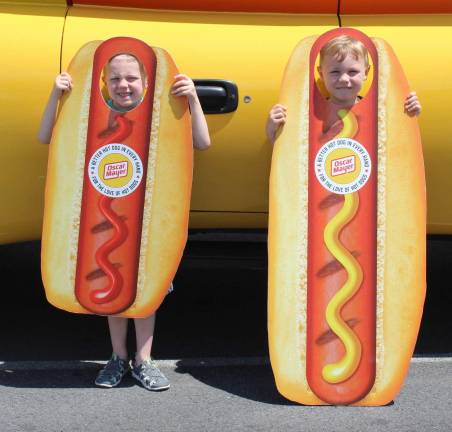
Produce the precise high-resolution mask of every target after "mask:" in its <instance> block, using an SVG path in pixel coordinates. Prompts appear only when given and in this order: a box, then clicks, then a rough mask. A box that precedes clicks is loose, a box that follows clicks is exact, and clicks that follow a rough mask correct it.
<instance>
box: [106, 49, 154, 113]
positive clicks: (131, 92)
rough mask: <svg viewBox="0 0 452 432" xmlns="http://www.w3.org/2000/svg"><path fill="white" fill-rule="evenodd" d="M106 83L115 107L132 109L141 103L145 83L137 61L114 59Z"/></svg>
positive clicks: (110, 64)
mask: <svg viewBox="0 0 452 432" xmlns="http://www.w3.org/2000/svg"><path fill="white" fill-rule="evenodd" d="M106 81H107V82H106V84H107V89H108V94H109V95H110V98H111V100H112V102H113V106H114V107H116V108H119V109H121V110H124V109H132V108H133V107H135V106H136V105H138V104H139V103H140V101H141V99H142V96H143V90H144V85H145V83H143V78H142V76H141V72H140V65H139V64H138V62H137V61H136V60H133V59H130V58H127V57H125V56H117V57H115V58H113V59H112V60H111V61H110V63H109V65H108V67H107V77H106Z"/></svg>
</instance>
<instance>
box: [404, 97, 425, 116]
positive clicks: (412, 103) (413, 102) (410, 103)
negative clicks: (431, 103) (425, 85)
mask: <svg viewBox="0 0 452 432" xmlns="http://www.w3.org/2000/svg"><path fill="white" fill-rule="evenodd" d="M403 108H404V109H405V112H406V113H407V114H408V115H409V116H410V117H413V116H418V115H419V114H420V113H421V111H422V106H421V103H420V102H419V99H418V98H417V95H416V92H414V91H413V92H411V93H409V94H408V96H407V97H406V99H405V104H404V106H403Z"/></svg>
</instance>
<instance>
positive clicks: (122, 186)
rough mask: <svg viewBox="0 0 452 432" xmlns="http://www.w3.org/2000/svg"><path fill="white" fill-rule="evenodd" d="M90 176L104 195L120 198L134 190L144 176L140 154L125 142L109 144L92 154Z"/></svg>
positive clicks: (93, 183)
mask: <svg viewBox="0 0 452 432" xmlns="http://www.w3.org/2000/svg"><path fill="white" fill-rule="evenodd" d="M88 177H89V179H90V181H91V184H92V185H93V187H94V188H95V189H96V190H97V191H98V192H100V193H101V194H102V195H106V196H109V197H112V198H120V197H124V196H127V195H130V194H131V193H132V192H134V191H135V190H136V189H137V187H138V185H139V184H140V183H141V180H142V178H143V163H142V161H141V159H140V156H139V155H138V154H137V153H136V152H135V150H133V149H132V148H131V147H129V146H127V145H125V144H117V143H112V144H107V145H104V146H102V147H100V148H99V149H98V150H96V152H95V153H94V154H93V155H92V156H91V159H90V161H89V164H88Z"/></svg>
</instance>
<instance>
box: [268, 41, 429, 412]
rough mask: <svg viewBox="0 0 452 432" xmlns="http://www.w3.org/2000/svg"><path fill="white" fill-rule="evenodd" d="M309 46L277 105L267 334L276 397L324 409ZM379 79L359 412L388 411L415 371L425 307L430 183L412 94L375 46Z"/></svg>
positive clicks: (294, 60) (291, 67) (387, 52)
mask: <svg viewBox="0 0 452 432" xmlns="http://www.w3.org/2000/svg"><path fill="white" fill-rule="evenodd" d="M316 40H317V37H309V38H306V39H304V40H302V41H301V42H300V43H299V44H298V45H297V47H296V48H295V50H294V52H293V54H292V57H291V59H290V61H289V63H288V65H287V67H286V70H285V74H284V78H283V83H282V86H281V92H280V99H279V103H280V104H282V105H285V106H287V112H288V119H287V122H286V124H285V125H284V127H283V128H282V131H281V134H280V136H279V137H278V139H277V141H276V143H275V147H274V150H273V158H272V167H271V176H270V209H269V239H268V253H269V275H268V284H269V295H268V333H269V349H270V359H271V364H272V368H273V372H274V375H275V380H276V385H277V388H278V390H279V392H280V393H281V394H282V395H284V396H285V397H286V398H288V399H290V400H293V401H296V402H299V403H302V404H307V405H322V404H326V403H328V402H326V401H325V400H322V399H320V398H319V397H318V396H316V395H315V394H314V392H313V391H312V390H311V389H310V388H309V385H308V381H307V378H306V354H307V353H306V349H307V343H306V331H307V323H306V321H307V315H308V311H307V292H308V283H307V262H308V259H309V257H308V253H307V250H308V249H307V246H308V245H307V239H308V182H309V181H313V180H312V179H310V178H309V176H308V171H309V164H308V160H309V159H308V150H309V97H310V93H309V73H308V71H309V70H310V60H309V59H310V52H311V48H312V46H313V44H314V43H315V41H316ZM373 43H374V45H375V47H376V50H377V53H378V60H379V69H378V71H379V72H378V165H377V164H375V165H376V166H375V169H376V170H377V171H378V172H377V175H378V177H377V182H378V186H377V207H378V212H377V215H376V218H377V233H376V236H377V246H378V248H377V262H376V267H377V281H376V297H377V299H376V304H377V310H376V358H375V362H376V365H375V366H376V373H375V381H374V385H373V387H372V388H371V389H370V391H369V392H368V393H367V395H366V396H365V397H363V398H362V399H360V400H359V401H356V402H354V405H363V406H368V405H384V404H387V403H389V402H390V401H391V400H392V399H393V398H394V397H395V396H396V394H397V393H398V392H399V390H400V387H401V385H402V383H403V380H404V378H405V376H406V373H407V371H408V367H409V362H410V359H411V356H412V353H413V350H414V345H415V342H416V338H417V333H418V329H419V325H420V320H421V316H422V308H423V303H424V297H425V222H426V204H425V179H424V167H423V158H422V147H421V141H420V134H419V130H418V125H417V121H416V120H415V119H413V118H410V117H408V116H407V115H406V114H404V112H403V104H404V100H405V97H406V95H407V94H408V93H409V88H408V84H407V81H406V78H405V77H404V74H403V71H402V69H401V67H400V64H399V63H398V61H397V58H396V57H395V55H394V53H393V51H392V49H391V48H390V47H389V46H388V45H387V44H386V43H385V42H384V41H382V40H378V39H373Z"/></svg>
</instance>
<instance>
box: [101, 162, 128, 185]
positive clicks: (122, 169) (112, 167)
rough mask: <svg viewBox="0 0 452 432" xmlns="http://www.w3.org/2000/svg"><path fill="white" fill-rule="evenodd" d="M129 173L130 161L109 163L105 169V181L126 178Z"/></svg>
mask: <svg viewBox="0 0 452 432" xmlns="http://www.w3.org/2000/svg"><path fill="white" fill-rule="evenodd" d="M128 171H129V164H128V161H121V162H117V163H108V164H105V167H104V180H109V179H112V178H120V177H126V176H127V173H128Z"/></svg>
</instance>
